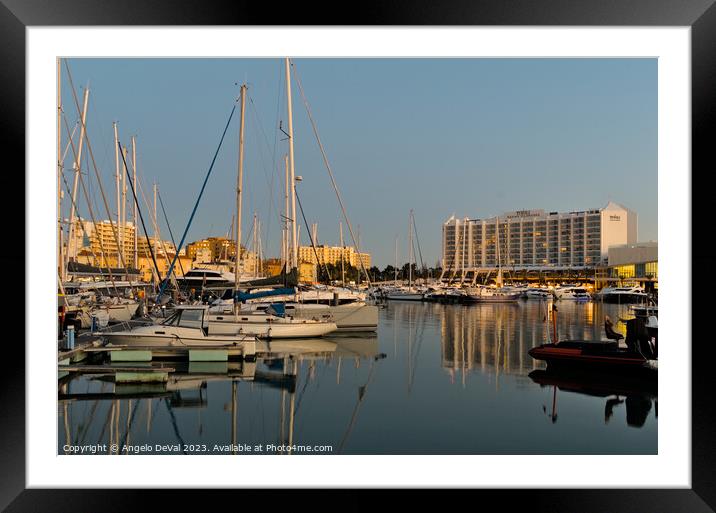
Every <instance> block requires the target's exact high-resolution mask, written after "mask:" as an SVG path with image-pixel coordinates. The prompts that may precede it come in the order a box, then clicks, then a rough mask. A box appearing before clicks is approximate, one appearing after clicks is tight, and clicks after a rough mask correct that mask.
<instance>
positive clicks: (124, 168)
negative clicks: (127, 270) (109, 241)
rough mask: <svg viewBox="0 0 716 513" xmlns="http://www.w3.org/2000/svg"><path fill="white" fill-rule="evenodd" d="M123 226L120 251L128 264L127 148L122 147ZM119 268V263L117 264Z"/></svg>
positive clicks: (120, 229)
mask: <svg viewBox="0 0 716 513" xmlns="http://www.w3.org/2000/svg"><path fill="white" fill-rule="evenodd" d="M122 157H123V158H122V171H123V172H122V225H121V226H120V228H119V242H120V250H121V252H122V262H126V261H127V258H126V255H127V253H126V248H125V247H124V246H125V245H126V240H125V239H126V235H127V234H126V233H125V227H126V226H127V148H125V147H124V146H122ZM117 267H119V262H117Z"/></svg>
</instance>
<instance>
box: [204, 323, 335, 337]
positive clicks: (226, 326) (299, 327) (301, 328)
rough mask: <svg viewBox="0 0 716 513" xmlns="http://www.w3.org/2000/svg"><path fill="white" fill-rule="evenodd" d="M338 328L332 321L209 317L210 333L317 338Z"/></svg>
mask: <svg viewBox="0 0 716 513" xmlns="http://www.w3.org/2000/svg"><path fill="white" fill-rule="evenodd" d="M337 329H338V326H336V324H335V323H332V322H310V321H305V320H304V321H303V322H302V321H301V320H296V322H290V323H288V322H287V323H281V322H235V321H231V320H227V321H224V320H214V319H209V335H252V336H256V337H259V338H267V339H276V338H315V337H322V336H323V335H328V334H329V333H332V332H334V331H336V330H337Z"/></svg>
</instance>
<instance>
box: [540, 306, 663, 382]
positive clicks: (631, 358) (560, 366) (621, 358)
mask: <svg viewBox="0 0 716 513" xmlns="http://www.w3.org/2000/svg"><path fill="white" fill-rule="evenodd" d="M626 324H627V337H626V340H625V343H626V347H622V346H621V345H620V343H619V340H620V339H621V338H623V335H621V334H620V333H617V332H614V331H613V329H612V327H611V326H612V325H611V321H610V320H609V319H608V318H607V319H606V320H605V324H604V328H605V331H606V333H607V337H608V338H610V339H612V340H564V341H560V342H556V343H552V344H542V345H540V346H537V347H533V348H532V349H530V350H529V351H528V354H529V355H530V356H531V357H532V358H534V359H536V360H543V361H545V362H547V368H548V369H557V370H565V369H590V370H599V371H603V372H615V373H620V372H627V373H633V374H643V375H645V376H647V377H653V378H656V371H657V370H658V363H657V359H658V352H657V342H656V339H655V338H652V337H650V336H649V334H648V333H646V332H645V330H644V325H645V322H644V319H642V318H639V317H637V318H634V319H629V320H627V321H626Z"/></svg>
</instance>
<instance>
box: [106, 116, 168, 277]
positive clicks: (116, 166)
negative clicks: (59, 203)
mask: <svg viewBox="0 0 716 513" xmlns="http://www.w3.org/2000/svg"><path fill="white" fill-rule="evenodd" d="M112 127H113V128H114V178H115V181H116V182H117V227H119V223H120V221H121V220H122V199H121V196H120V189H119V136H118V135H117V122H116V121H113V122H112ZM155 203H156V201H155ZM155 210H156V209H155ZM155 217H156V216H155ZM118 236H119V234H118ZM119 240H120V239H118V240H117V262H119ZM105 264H106V265H107V266H109V262H105Z"/></svg>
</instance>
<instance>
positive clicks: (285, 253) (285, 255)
mask: <svg viewBox="0 0 716 513" xmlns="http://www.w3.org/2000/svg"><path fill="white" fill-rule="evenodd" d="M283 161H284V167H285V168H286V188H285V189H284V199H285V201H286V210H285V213H284V220H283V258H284V260H283V264H284V265H285V266H286V271H287V272H288V267H289V266H288V220H289V216H288V173H289V171H288V170H289V168H288V154H286V155H284V156H283Z"/></svg>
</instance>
